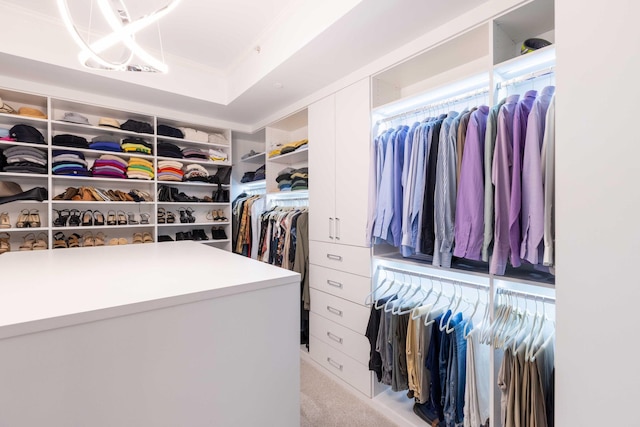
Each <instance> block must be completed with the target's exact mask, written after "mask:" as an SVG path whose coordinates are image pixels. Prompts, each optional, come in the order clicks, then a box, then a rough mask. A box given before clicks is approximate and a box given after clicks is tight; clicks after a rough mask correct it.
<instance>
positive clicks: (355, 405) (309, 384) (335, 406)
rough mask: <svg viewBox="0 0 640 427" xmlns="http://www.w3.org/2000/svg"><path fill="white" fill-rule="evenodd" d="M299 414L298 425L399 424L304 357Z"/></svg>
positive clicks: (386, 426)
mask: <svg viewBox="0 0 640 427" xmlns="http://www.w3.org/2000/svg"><path fill="white" fill-rule="evenodd" d="M300 418H301V421H300V426H301V427H398V425H397V424H395V423H393V422H392V421H390V420H389V419H388V418H386V417H385V416H384V415H383V414H382V413H381V412H378V411H376V410H375V409H373V408H372V407H371V406H369V405H367V404H366V403H364V402H362V401H361V400H360V399H359V398H357V397H356V396H354V395H353V394H352V393H351V392H349V391H347V390H345V389H344V387H343V386H341V385H340V384H338V383H337V382H336V381H334V380H333V379H332V378H330V377H329V376H328V375H327V374H324V373H323V372H321V371H320V370H318V369H317V368H316V367H315V366H313V365H312V364H311V363H309V362H307V361H305V360H304V359H303V358H301V359H300Z"/></svg>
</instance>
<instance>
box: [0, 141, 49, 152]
mask: <svg viewBox="0 0 640 427" xmlns="http://www.w3.org/2000/svg"><path fill="white" fill-rule="evenodd" d="M4 146H6V147H15V146H19V147H33V148H40V149H42V150H43V151H45V150H46V149H47V147H49V145H47V144H36V143H35V142H20V141H4V140H2V141H0V148H3V147H4Z"/></svg>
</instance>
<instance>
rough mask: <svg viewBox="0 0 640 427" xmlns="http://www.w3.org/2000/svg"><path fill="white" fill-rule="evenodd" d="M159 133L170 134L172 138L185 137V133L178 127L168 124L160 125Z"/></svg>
mask: <svg viewBox="0 0 640 427" xmlns="http://www.w3.org/2000/svg"><path fill="white" fill-rule="evenodd" d="M158 135H164V136H170V137H172V138H184V133H182V131H181V130H180V129H178V128H174V127H171V126H167V125H158Z"/></svg>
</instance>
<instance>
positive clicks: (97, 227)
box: [19, 224, 155, 233]
mask: <svg viewBox="0 0 640 427" xmlns="http://www.w3.org/2000/svg"><path fill="white" fill-rule="evenodd" d="M153 226H155V224H126V225H118V224H116V225H107V224H105V225H80V226H77V227H75V226H65V227H51V230H53V232H54V233H55V232H56V231H82V230H87V231H88V230H92V231H93V230H109V229H123V228H151V227H153ZM19 230H21V229H19ZM44 230H46V228H45V229H44Z"/></svg>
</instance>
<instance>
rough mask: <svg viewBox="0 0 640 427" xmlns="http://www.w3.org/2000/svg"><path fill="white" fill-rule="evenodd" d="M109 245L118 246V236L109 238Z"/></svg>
mask: <svg viewBox="0 0 640 427" xmlns="http://www.w3.org/2000/svg"><path fill="white" fill-rule="evenodd" d="M109 246H118V238H117V237H114V238H113V239H111V240H109Z"/></svg>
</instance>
